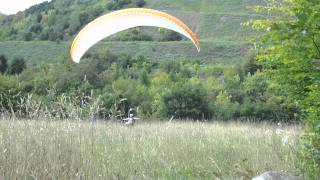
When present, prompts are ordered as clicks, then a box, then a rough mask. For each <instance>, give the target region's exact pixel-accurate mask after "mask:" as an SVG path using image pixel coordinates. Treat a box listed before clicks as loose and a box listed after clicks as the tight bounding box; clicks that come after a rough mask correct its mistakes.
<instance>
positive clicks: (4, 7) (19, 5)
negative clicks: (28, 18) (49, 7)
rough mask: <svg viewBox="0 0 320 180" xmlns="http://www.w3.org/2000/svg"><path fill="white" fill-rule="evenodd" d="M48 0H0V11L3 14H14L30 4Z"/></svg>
mask: <svg viewBox="0 0 320 180" xmlns="http://www.w3.org/2000/svg"><path fill="white" fill-rule="evenodd" d="M44 1H48V0H0V12H1V13H4V14H15V13H17V12H18V11H23V10H25V9H27V8H29V7H31V6H32V5H35V4H39V3H41V2H44Z"/></svg>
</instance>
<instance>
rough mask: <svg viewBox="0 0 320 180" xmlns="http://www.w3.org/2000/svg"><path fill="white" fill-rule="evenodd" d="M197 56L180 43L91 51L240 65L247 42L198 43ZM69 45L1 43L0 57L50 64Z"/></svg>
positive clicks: (108, 45)
mask: <svg viewBox="0 0 320 180" xmlns="http://www.w3.org/2000/svg"><path fill="white" fill-rule="evenodd" d="M201 46H202V49H201V52H200V53H197V51H196V49H195V48H194V47H193V44H192V43H191V42H189V41H181V42H100V43H98V44H97V45H96V46H94V47H93V48H92V50H91V51H96V50H106V51H107V50H108V51H111V52H113V53H114V54H131V55H135V54H142V55H144V56H145V57H146V58H148V59H150V60H151V61H170V60H185V59H186V60H197V61H200V62H205V63H221V64H239V63H241V62H242V60H243V58H244V57H245V56H246V53H247V51H248V49H249V47H250V44H248V43H246V42H236V43H235V42H210V41H204V42H202V43H201ZM69 48H70V43H69V42H60V43H59V44H58V43H56V42H48V41H33V42H18V41H9V42H0V54H5V55H6V57H8V58H9V59H10V60H12V59H13V58H14V57H17V56H18V57H19V56H20V57H24V58H25V59H26V61H27V62H28V63H31V64H32V63H41V62H42V63H50V62H51V63H52V62H56V61H59V60H60V61H62V60H65V59H66V58H69Z"/></svg>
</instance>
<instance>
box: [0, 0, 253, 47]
mask: <svg viewBox="0 0 320 180" xmlns="http://www.w3.org/2000/svg"><path fill="white" fill-rule="evenodd" d="M257 2H259V1H256V0H252V1H251V2H250V1H244V0H229V1H223V2H220V1H214V0H204V1H200V2H199V1H187V2H185V1H182V0H180V1H166V0H161V1H152V0H147V1H144V0H99V1H98V0H92V1H85V0H74V1H62V0H53V1H51V2H44V3H42V4H39V5H36V6H33V7H31V8H29V9H27V10H26V11H24V12H19V13H18V14H16V15H10V16H7V17H6V18H4V19H2V20H0V24H1V30H0V40H18V41H21V40H23V41H30V40H49V41H57V40H70V39H71V38H72V37H73V36H74V35H75V34H76V33H77V32H78V31H79V29H80V28H81V27H83V26H84V25H85V24H87V23H88V22H89V21H91V20H93V19H94V18H96V17H97V16H100V15H101V14H104V13H106V12H109V11H113V10H117V9H121V8H129V7H149V8H154V9H160V10H165V11H167V12H170V13H172V14H174V15H176V16H178V17H179V18H182V19H183V20H184V21H185V22H186V23H187V24H188V25H190V26H191V27H192V29H193V30H194V31H196V32H197V33H198V34H199V36H200V37H201V39H202V40H208V39H213V40H219V41H243V40H246V33H247V32H248V29H244V28H239V27H238V26H240V23H241V22H244V21H246V20H248V19H250V18H254V17H255V16H256V15H255V14H254V13H253V11H252V9H251V8H252V6H253V5H255V4H257ZM250 7H251V8H250ZM151 31H158V30H155V29H152V30H151ZM132 33H133V34H134V33H137V32H132ZM138 33H139V32H138ZM147 34H148V35H150V34H153V33H147ZM140 35H141V34H140ZM141 36H146V35H141ZM136 39H137V37H136ZM140 39H142V40H145V39H147V37H140ZM156 39H158V40H159V38H156Z"/></svg>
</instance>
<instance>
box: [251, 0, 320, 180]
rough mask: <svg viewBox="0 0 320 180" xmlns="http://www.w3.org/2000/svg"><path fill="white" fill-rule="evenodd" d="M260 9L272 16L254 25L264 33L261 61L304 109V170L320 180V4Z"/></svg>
mask: <svg viewBox="0 0 320 180" xmlns="http://www.w3.org/2000/svg"><path fill="white" fill-rule="evenodd" d="M257 10H258V12H261V13H264V14H268V15H270V16H269V18H267V19H262V20H256V21H253V23H252V27H253V28H254V29H256V30H258V31H262V32H263V33H262V35H261V36H260V37H259V38H258V39H257V40H256V42H255V43H256V47H257V50H258V56H257V58H258V60H259V61H260V63H261V65H263V67H264V68H265V69H266V72H267V73H268V75H270V77H271V78H272V79H273V80H274V83H275V84H276V86H278V89H281V90H282V91H284V92H286V93H287V97H288V98H290V99H291V100H292V101H294V102H295V103H296V104H298V105H299V106H300V107H301V108H302V112H303V114H302V118H303V119H304V122H305V124H306V135H305V136H304V140H305V151H304V152H303V157H304V160H305V165H306V167H305V168H304V169H305V170H307V171H308V173H309V178H310V179H320V101H319V100H320V85H319V82H320V68H319V65H320V2H319V0H284V1H283V2H282V1H275V0H273V1H271V2H270V3H269V4H268V5H267V6H265V7H257Z"/></svg>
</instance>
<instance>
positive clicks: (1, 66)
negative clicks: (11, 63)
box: [0, 55, 8, 74]
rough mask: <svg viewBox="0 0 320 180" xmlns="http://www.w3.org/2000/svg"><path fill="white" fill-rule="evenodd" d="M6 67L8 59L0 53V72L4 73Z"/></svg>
mask: <svg viewBox="0 0 320 180" xmlns="http://www.w3.org/2000/svg"><path fill="white" fill-rule="evenodd" d="M7 68H8V60H7V58H6V57H5V56H4V55H0V73H1V74H4V73H5V72H6V71H7Z"/></svg>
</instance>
